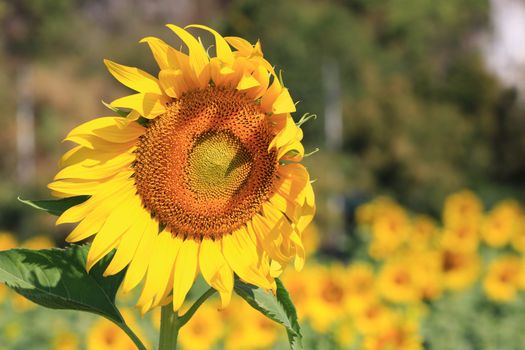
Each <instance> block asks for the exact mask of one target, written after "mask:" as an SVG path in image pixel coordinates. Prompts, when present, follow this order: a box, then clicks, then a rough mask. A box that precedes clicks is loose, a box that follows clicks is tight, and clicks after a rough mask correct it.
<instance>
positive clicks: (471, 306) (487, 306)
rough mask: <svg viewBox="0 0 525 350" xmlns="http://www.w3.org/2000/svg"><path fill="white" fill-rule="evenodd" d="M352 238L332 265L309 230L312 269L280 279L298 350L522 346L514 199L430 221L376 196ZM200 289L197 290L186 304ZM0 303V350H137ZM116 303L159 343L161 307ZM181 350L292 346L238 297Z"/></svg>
mask: <svg viewBox="0 0 525 350" xmlns="http://www.w3.org/2000/svg"><path fill="white" fill-rule="evenodd" d="M352 239H353V241H354V244H353V245H352V247H351V256H352V258H351V259H349V260H348V261H347V262H342V261H341V260H339V259H338V260H334V259H333V258H329V257H328V256H326V255H325V254H323V252H322V251H320V250H319V249H318V248H319V246H320V242H322V240H323V234H322V233H320V232H319V230H318V228H317V227H316V226H315V225H313V226H312V227H311V228H310V229H309V230H308V232H307V233H305V249H306V251H307V254H308V263H307V265H306V266H305V268H304V270H303V271H302V272H301V273H297V272H294V271H289V272H286V273H285V275H284V276H283V278H282V280H283V283H284V284H285V285H286V286H287V288H288V291H289V293H290V295H291V297H292V299H293V301H294V303H295V306H296V309H297V312H298V317H299V320H300V322H301V325H302V333H303V336H304V339H303V345H304V348H305V349H321V350H322V349H327V350H328V349H367V350H368V349H370V350H393V349H395V350H405V349H406V350H412V349H414V350H416V349H496V348H497V349H519V348H520V346H521V344H523V343H524V342H525V332H524V331H525V325H523V323H522V322H520V320H521V319H522V317H523V314H524V313H525V293H523V291H525V255H524V253H525V211H524V208H523V207H522V206H521V205H520V203H518V202H517V201H515V200H512V199H505V200H502V201H500V202H497V203H495V204H494V205H493V206H492V207H490V208H485V207H484V205H483V203H482V202H481V200H480V198H479V197H478V196H477V195H476V194H475V193H473V192H471V191H468V190H463V191H460V192H457V193H454V194H451V195H449V196H448V197H447V198H446V201H445V203H444V205H443V209H442V215H441V218H440V220H439V221H437V220H434V219H432V218H431V217H429V216H426V215H421V214H418V213H413V212H410V211H408V210H407V209H405V208H404V207H402V206H401V205H400V204H398V203H397V202H395V201H394V200H393V199H391V198H388V197H379V198H376V199H374V200H371V201H368V202H366V203H364V204H362V205H360V206H359V207H357V209H356V211H355V229H354V230H353V232H352ZM52 246H53V242H52V241H51V240H50V239H49V238H47V237H44V236H36V237H34V238H32V239H30V240H27V241H24V242H17V240H16V238H15V236H13V235H12V234H10V233H8V232H2V233H1V234H0V249H2V250H5V249H10V248H13V247H25V248H32V249H40V248H49V247H52ZM201 290H204V282H203V281H201V282H200V283H197V284H196V286H194V287H193V289H192V292H193V293H192V295H200V293H199V292H200V291H201ZM0 298H1V299H0V300H1V306H0V308H1V315H2V316H1V317H0V330H1V331H0V344H2V347H1V348H0V349H14V350H17V349H28V348H31V349H56V350H69V349H86V350H99V349H100V350H104V349H125V350H127V349H130V350H131V349H134V348H135V347H134V344H133V343H132V342H131V340H129V338H128V337H127V335H126V334H125V333H124V332H123V331H122V330H120V329H119V328H118V327H117V326H115V325H113V324H112V323H111V322H109V321H106V320H104V319H101V318H96V317H94V316H92V315H88V314H78V313H73V312H62V311H60V312H58V311H49V310H46V309H43V308H40V307H37V306H36V305H35V304H33V303H32V302H30V301H28V300H26V299H24V298H23V297H21V296H19V295H17V294H15V293H14V292H11V291H9V290H8V289H7V288H6V287H4V286H2V287H1V289H0ZM117 300H118V301H119V304H120V307H121V308H122V309H123V310H124V311H123V315H124V317H125V319H126V321H127V323H128V324H129V325H130V327H131V328H132V329H133V330H134V331H135V332H136V334H138V336H139V337H140V338H142V340H143V341H144V344H146V346H148V347H149V346H151V344H155V343H156V342H157V339H156V338H155V337H156V334H157V333H158V329H159V325H160V310H159V309H156V311H153V312H152V313H149V314H146V316H141V315H140V313H139V311H138V309H136V308H135V307H133V301H134V300H135V296H133V295H119V296H118V297H117ZM50 325H51V327H50ZM35 340H36V341H35ZM179 342H180V346H181V348H182V349H185V350H204V349H231V350H248V349H285V348H286V347H287V345H286V344H287V340H286V333H285V332H284V330H283V329H281V327H280V326H278V325H277V324H275V323H273V322H272V321H271V320H268V319H267V318H266V317H264V316H263V315H262V314H260V313H259V312H257V311H255V310H253V309H252V308H251V307H250V306H249V305H248V304H247V303H245V302H244V301H243V300H242V299H241V298H239V297H234V298H233V300H232V304H231V305H230V306H229V307H227V308H226V309H223V310H221V309H220V302H219V300H218V299H213V300H212V301H211V302H209V303H205V304H204V305H203V306H202V307H201V308H200V309H199V310H198V311H197V313H196V314H195V316H194V317H193V318H192V319H191V320H190V322H189V323H188V324H187V325H186V326H185V327H183V329H182V330H181V334H180V340H179Z"/></svg>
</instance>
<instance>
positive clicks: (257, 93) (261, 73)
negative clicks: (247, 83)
mask: <svg viewBox="0 0 525 350" xmlns="http://www.w3.org/2000/svg"><path fill="white" fill-rule="evenodd" d="M252 76H253V77H254V78H255V79H257V81H258V82H259V85H258V86H255V87H253V88H251V89H248V90H246V95H247V96H249V97H251V98H252V99H254V100H256V99H258V98H259V97H261V96H263V95H264V94H265V93H266V89H268V84H269V83H270V75H269V73H268V71H267V70H266V68H264V67H263V66H258V67H257V69H256V70H255V71H254V72H253V74H252Z"/></svg>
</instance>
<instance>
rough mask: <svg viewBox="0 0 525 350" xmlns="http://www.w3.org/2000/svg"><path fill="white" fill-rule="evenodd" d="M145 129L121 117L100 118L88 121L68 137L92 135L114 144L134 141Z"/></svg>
mask: <svg viewBox="0 0 525 350" xmlns="http://www.w3.org/2000/svg"><path fill="white" fill-rule="evenodd" d="M145 131H146V128H144V127H143V126H141V125H140V124H138V123H134V122H131V121H129V120H127V119H125V118H122V117H102V118H97V119H93V120H90V121H88V122H87V123H84V124H81V125H79V126H77V127H76V128H74V129H73V130H71V132H70V133H69V134H68V135H67V137H66V138H65V140H68V138H69V137H75V136H83V135H92V136H97V137H100V138H101V139H103V140H106V141H109V142H115V143H125V142H131V141H136V140H137V139H138V138H139V137H140V136H141V135H142V134H144V132H145Z"/></svg>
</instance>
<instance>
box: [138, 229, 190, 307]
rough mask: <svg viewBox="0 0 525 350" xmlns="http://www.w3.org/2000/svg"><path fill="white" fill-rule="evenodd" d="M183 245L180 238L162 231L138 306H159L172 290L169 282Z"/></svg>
mask: <svg viewBox="0 0 525 350" xmlns="http://www.w3.org/2000/svg"><path fill="white" fill-rule="evenodd" d="M181 243H182V241H181V240H180V239H179V238H174V237H172V235H171V233H170V232H167V231H162V232H161V233H160V234H159V235H158V236H157V238H156V240H155V246H154V248H153V251H154V252H155V254H153V255H152V256H151V260H150V262H149V264H148V272H147V275H146V282H145V283H144V289H143V290H142V294H141V295H140V298H139V300H138V302H137V304H139V305H148V306H149V307H152V306H155V305H158V302H160V300H161V298H162V296H163V295H164V293H165V291H166V289H168V288H170V289H171V285H168V282H169V281H170V280H171V275H172V272H173V265H174V263H175V258H176V257H177V254H178V252H179V248H180V246H181ZM149 307H148V308H149Z"/></svg>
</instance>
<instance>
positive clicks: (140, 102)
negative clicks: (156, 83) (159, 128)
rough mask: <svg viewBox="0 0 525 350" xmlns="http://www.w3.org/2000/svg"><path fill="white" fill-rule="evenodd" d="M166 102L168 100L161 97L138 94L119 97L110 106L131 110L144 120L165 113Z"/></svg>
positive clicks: (150, 94)
mask: <svg viewBox="0 0 525 350" xmlns="http://www.w3.org/2000/svg"><path fill="white" fill-rule="evenodd" d="M168 102H169V99H168V98H166V97H165V96H162V95H158V94H152V93H140V94H134V95H129V96H125V97H121V98H119V99H116V100H115V101H113V102H111V104H110V105H111V106H112V107H122V108H129V109H133V110H135V111H137V112H139V113H140V115H141V116H143V117H144V118H149V119H152V118H155V117H156V116H158V115H159V114H162V113H164V112H166V103H168Z"/></svg>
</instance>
